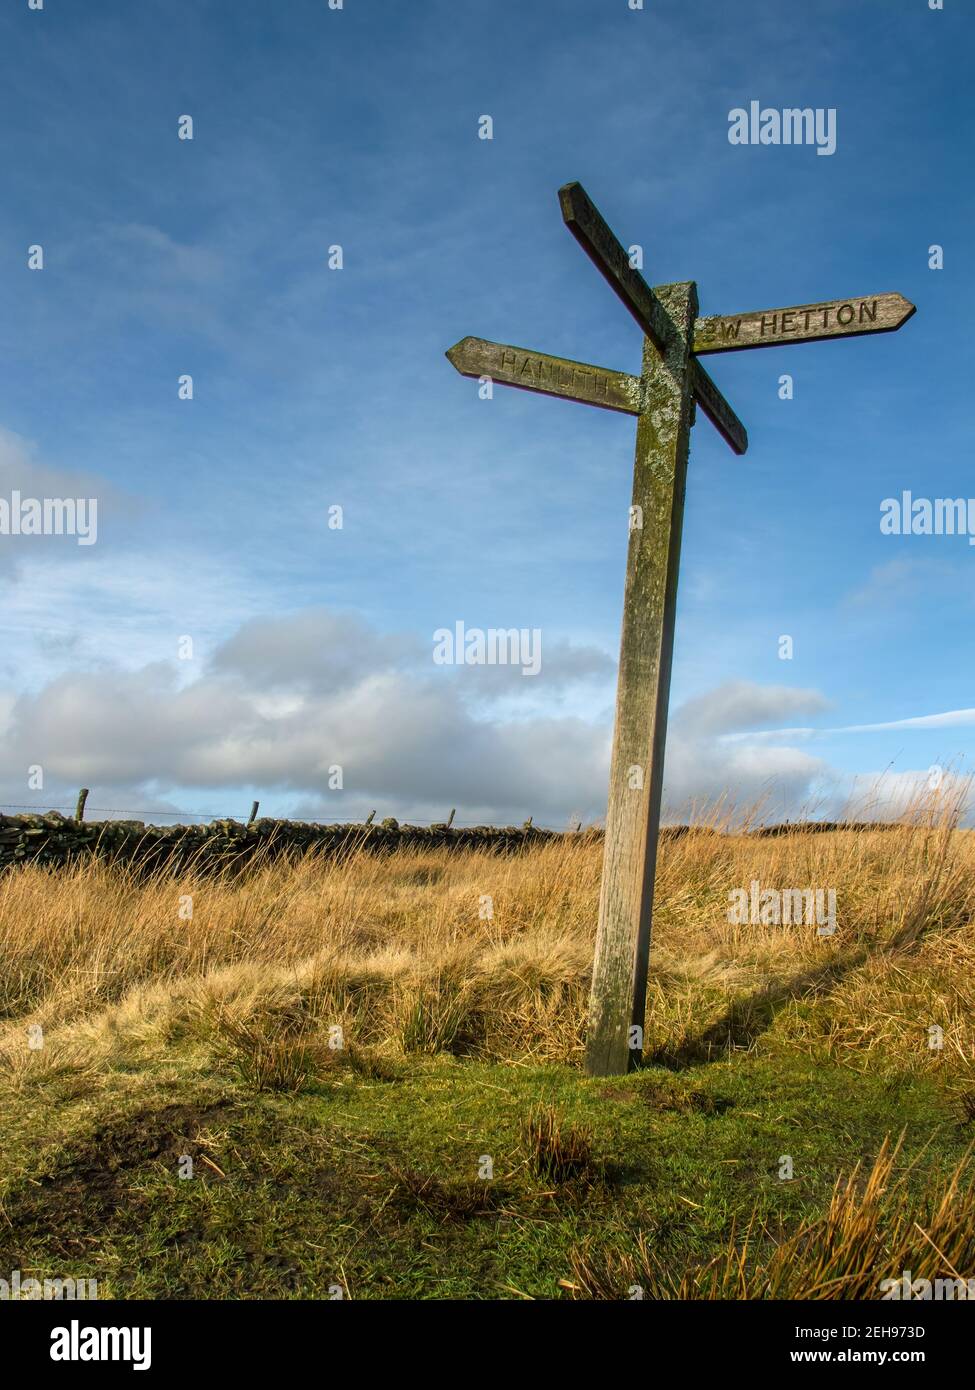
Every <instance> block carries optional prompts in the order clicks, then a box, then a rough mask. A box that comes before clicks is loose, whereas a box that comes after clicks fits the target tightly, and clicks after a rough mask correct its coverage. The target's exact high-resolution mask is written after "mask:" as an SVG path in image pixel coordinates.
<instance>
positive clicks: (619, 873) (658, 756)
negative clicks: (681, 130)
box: [447, 183, 914, 1076]
mask: <svg viewBox="0 0 975 1390" xmlns="http://www.w3.org/2000/svg"><path fill="white" fill-rule="evenodd" d="M559 202H560V204H561V208H562V217H563V219H564V221H565V223H566V226H567V227H568V228H569V231H570V232H571V233H572V235H573V236H574V237H575V238H576V240H577V241H578V242H579V244H580V246H581V247H582V249H583V250H584V251H585V252H586V255H587V256H589V258H590V260H592V261H593V263H594V264H595V266H596V268H597V270H599V272H600V273H601V274H602V275H603V276H604V277H605V279H606V280H607V281H608V283H609V285H610V287H611V288H612V289H613V290H614V292H615V293H616V294H617V295H618V296H619V298H620V299H621V300H622V301H623V304H624V305H625V306H626V308H627V309H628V310H629V311H630V313H631V314H632V315H633V317H634V319H635V320H636V322H637V324H638V325H639V327H640V329H641V331H642V333H643V335H644V342H643V369H642V372H641V374H640V376H639V377H635V376H628V375H627V374H626V373H625V372H614V371H609V370H608V369H607V368H605V367H593V366H588V365H587V364H585V363H582V362H573V361H570V360H568V359H566V358H562V357H549V356H548V355H547V354H545V353H541V352H530V351H528V350H527V349H526V348H517V347H508V346H506V345H504V344H501V343H491V342H486V341H485V340H484V339H481V338H463V339H462V340H461V341H460V342H459V343H456V344H455V345H454V346H453V347H452V348H450V349H449V351H448V352H447V357H448V358H449V359H450V361H451V362H452V363H453V365H454V366H455V367H456V368H457V370H458V371H459V372H460V373H461V374H462V375H463V376H468V377H477V378H481V379H483V378H490V379H491V380H492V381H498V382H502V383H503V384H504V385H507V386H517V387H521V388H522V389H524V390H528V391H539V392H542V393H543V394H545V395H549V396H561V397H564V398H566V399H568V400H574V401H581V402H583V403H585V404H587V405H598V406H602V407H604V408H605V409H607V410H617V411H622V412H624V413H626V414H629V415H635V416H636V417H637V427H636V458H635V462H634V467H633V498H632V505H631V508H630V543H629V552H628V555H627V563H626V587H625V591H624V597H623V628H622V637H621V642H620V665H619V679H618V686H617V694H616V727H615V730H614V734H613V753H612V762H611V767H610V781H609V801H608V804H607V810H606V839H605V848H604V852H603V877H602V888H601V892H600V900H599V928H598V932H597V937H596V958H595V962H594V965H593V979H592V995H591V998H590V1006H589V1031H588V1041H587V1050H586V1070H587V1071H588V1072H589V1074H590V1075H593V1076H609V1075H614V1074H617V1073H620V1072H624V1071H626V1070H628V1068H630V1067H631V1066H634V1065H636V1064H637V1062H638V1061H639V1059H640V1057H641V1054H642V1051H643V1025H644V1017H645V1010H646V992H647V969H648V965H649V957H650V922H651V916H652V911H653V885H654V873H655V870H656V860H657V837H658V831H659V825H660V796H661V789H662V783H663V768H664V743H665V738H666V730H667V703H668V699H669V694H670V670H671V659H672V655H673V647H674V616H675V612H676V606H677V572H678V566H679V562H680V543H681V530H682V525H683V519H684V488H685V481H686V476H687V462H688V452H689V446H690V431H691V426H692V424H693V423H694V415H695V406H696V405H699V406H700V407H701V409H702V410H703V411H704V413H705V414H706V415H707V416H708V418H709V419H710V420H711V422H712V423H713V424H714V425H715V426H716V428H717V429H718V430H719V431H720V432H721V434H722V435H723V436H724V438H725V439H726V440H727V442H728V444H729V445H730V446H731V448H732V449H733V450H734V451H735V453H736V454H743V453H744V452H745V450H746V449H747V447H748V436H747V435H746V433H745V429H744V426H743V425H742V424H741V422H740V421H739V420H738V418H737V417H736V415H735V413H734V411H733V410H732V409H731V407H730V406H729V405H728V403H727V401H726V400H725V399H724V397H723V396H722V395H721V393H720V391H719V390H718V388H717V386H716V385H715V384H714V382H713V381H712V380H711V378H710V376H708V374H707V372H706V371H705V370H704V367H703V366H702V365H701V363H700V361H699V360H698V357H699V355H701V354H704V353H711V352H731V351H735V350H737V349H741V348H756V347H772V346H780V345H782V344H784V343H797V342H816V341H819V340H822V339H824V338H844V337H851V336H853V335H854V334H860V333H889V332H892V331H893V330H894V329H897V328H900V327H901V325H902V324H903V323H906V321H907V320H908V319H909V318H910V316H911V315H912V314H913V313H914V305H913V304H910V303H909V302H908V301H907V300H906V299H904V298H902V296H901V295H899V294H881V295H872V296H867V297H858V298H856V299H850V300H843V299H839V300H834V301H830V302H828V303H827V302H825V301H824V302H823V303H819V304H803V305H798V306H794V307H792V308H788V309H765V310H760V311H758V312H756V313H749V314H733V315H728V316H726V317H720V318H699V317H698V312H697V310H698V304H697V287H696V285H695V284H694V283H693V281H689V282H686V283H682V284H675V285H661V286H657V287H656V288H655V289H651V288H650V286H649V285H648V284H647V283H646V281H645V280H644V278H643V276H642V275H641V274H640V272H639V271H637V270H635V269H634V268H633V267H632V266H631V264H630V258H629V256H628V255H627V253H626V251H625V250H624V249H623V247H622V245H621V244H620V242H619V241H618V240H617V238H616V237H615V236H614V234H613V232H612V231H611V230H610V228H609V227H608V226H607V224H606V223H605V221H604V220H603V218H602V217H601V216H600V214H599V212H598V211H597V209H596V207H595V206H594V205H593V203H592V202H591V201H590V199H589V197H588V195H587V194H586V192H585V190H584V189H583V187H582V185H581V184H578V183H570V184H566V186H565V187H564V188H561V189H559Z"/></svg>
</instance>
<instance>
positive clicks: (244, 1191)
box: [0, 1051, 975, 1299]
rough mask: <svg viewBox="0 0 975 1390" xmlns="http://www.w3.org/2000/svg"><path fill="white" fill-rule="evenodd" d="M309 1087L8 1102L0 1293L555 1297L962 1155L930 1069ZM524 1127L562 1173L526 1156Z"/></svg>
mask: <svg viewBox="0 0 975 1390" xmlns="http://www.w3.org/2000/svg"><path fill="white" fill-rule="evenodd" d="M305 1060H307V1059H303V1065H304V1061H305ZM311 1070H312V1072H313V1073H314V1074H309V1075H307V1076H305V1075H304V1073H299V1076H298V1080H297V1082H295V1081H294V1080H293V1076H292V1072H291V1071H290V1070H286V1073H285V1079H286V1080H287V1081H288V1085H289V1087H293V1086H298V1087H299V1089H285V1090H278V1089H275V1088H274V1087H273V1074H272V1077H271V1083H272V1084H271V1088H270V1089H269V1088H268V1084H267V1078H266V1076H265V1075H264V1073H262V1075H261V1079H260V1081H259V1082H258V1081H257V1080H255V1078H254V1076H253V1075H250V1074H248V1073H246V1072H245V1073H242V1072H241V1070H240V1068H239V1067H235V1066H234V1065H232V1063H231V1062H230V1061H228V1062H226V1064H223V1063H221V1064H220V1065H219V1066H218V1067H217V1069H216V1070H215V1069H214V1066H213V1065H212V1064H210V1063H207V1064H206V1065H204V1064H202V1063H201V1061H200V1059H199V1058H198V1057H194V1054H193V1053H192V1052H187V1053H185V1054H184V1055H181V1054H179V1053H174V1055H173V1057H172V1058H171V1060H170V1061H168V1062H167V1063H166V1065H162V1064H158V1065H156V1066H150V1065H148V1064H147V1066H146V1067H145V1069H143V1070H141V1071H131V1070H130V1071H116V1072H109V1073H108V1074H101V1075H98V1076H95V1075H89V1074H87V1073H85V1072H83V1071H78V1072H73V1071H71V1070H68V1069H65V1070H64V1071H63V1072H62V1073H57V1072H55V1073H53V1074H51V1073H48V1074H46V1075H44V1076H43V1077H39V1078H38V1079H37V1080H34V1081H24V1080H21V1081H20V1083H19V1084H18V1085H17V1086H16V1088H15V1087H14V1086H13V1085H11V1084H9V1083H5V1088H6V1089H5V1090H4V1091H3V1092H2V1093H0V1114H2V1119H3V1131H4V1133H5V1136H6V1137H5V1144H4V1165H3V1167H4V1177H3V1179H2V1181H0V1202H2V1215H3V1217H4V1218H5V1219H3V1220H2V1221H0V1274H3V1273H5V1272H6V1271H7V1270H13V1269H20V1270H21V1271H22V1273H23V1274H24V1276H25V1277H26V1275H27V1274H28V1272H29V1273H31V1274H33V1275H34V1276H35V1277H40V1278H44V1277H49V1278H52V1277H56V1276H67V1275H74V1276H75V1277H94V1278H97V1279H98V1281H99V1293H100V1296H102V1297H116V1298H152V1299H157V1298H262V1297H263V1298H327V1297H329V1292H330V1288H333V1287H334V1286H336V1285H340V1286H342V1287H343V1288H344V1290H345V1291H346V1293H347V1295H348V1296H351V1297H353V1298H409V1299H442V1298H461V1299H495V1298H513V1297H515V1298H516V1297H518V1296H526V1297H532V1298H559V1297H562V1298H569V1297H572V1296H573V1292H574V1291H573V1289H572V1288H568V1287H566V1286H565V1284H568V1285H572V1284H573V1283H575V1282H576V1281H575V1279H574V1277H573V1258H574V1255H575V1254H577V1252H579V1251H580V1250H581V1249H585V1250H587V1251H588V1252H589V1253H590V1255H593V1254H594V1255H595V1258H597V1259H599V1258H601V1257H602V1256H603V1255H606V1254H608V1255H612V1253H613V1252H620V1253H621V1254H626V1253H628V1252H632V1251H633V1250H634V1249H635V1248H636V1244H637V1241H638V1240H639V1238H640V1236H641V1235H643V1236H644V1238H645V1241H646V1245H647V1247H648V1248H649V1249H650V1251H651V1252H652V1253H653V1255H654V1256H655V1257H656V1258H657V1259H658V1260H659V1261H660V1262H661V1264H662V1266H664V1267H667V1268H670V1269H673V1270H677V1271H682V1270H684V1269H686V1268H687V1267H689V1266H693V1265H696V1264H698V1263H701V1262H704V1261H707V1260H708V1259H711V1258H712V1257H714V1256H717V1255H720V1254H722V1253H723V1252H724V1251H725V1250H726V1249H727V1248H728V1246H729V1244H731V1243H733V1242H734V1240H735V1239H736V1238H740V1234H741V1233H742V1231H743V1230H744V1228H745V1227H746V1226H747V1225H748V1222H749V1220H750V1218H751V1217H752V1214H753V1213H755V1214H756V1216H757V1228H758V1229H760V1230H761V1231H762V1232H763V1233H764V1234H763V1236H762V1237H761V1240H760V1241H759V1244H758V1246H757V1247H756V1250H755V1255H756V1257H757V1258H760V1257H761V1253H762V1242H764V1244H765V1249H766V1251H767V1249H768V1248H769V1247H770V1245H771V1243H772V1242H773V1241H774V1240H775V1239H778V1238H781V1237H782V1236H783V1235H785V1234H787V1233H789V1232H791V1231H793V1230H795V1229H796V1228H797V1227H798V1225H799V1224H800V1223H801V1222H802V1220H803V1219H806V1218H809V1217H811V1216H815V1215H819V1214H821V1213H822V1212H823V1211H824V1210H825V1208H826V1207H827V1205H828V1203H829V1198H830V1193H831V1191H832V1189H833V1186H834V1183H835V1181H836V1179H837V1177H838V1175H839V1174H841V1173H846V1172H849V1171H850V1169H851V1168H852V1167H853V1165H854V1164H855V1163H856V1162H857V1161H858V1160H863V1161H864V1162H865V1164H866V1166H867V1167H869V1165H870V1163H871V1162H872V1161H873V1159H874V1157H875V1156H876V1154H877V1152H878V1150H879V1148H880V1146H881V1144H882V1142H883V1140H884V1137H885V1136H886V1135H892V1136H893V1137H894V1138H895V1139H896V1137H897V1136H898V1135H899V1134H900V1133H901V1132H902V1131H903V1132H904V1135H905V1138H904V1145H903V1148H902V1150H901V1152H900V1154H899V1155H898V1159H897V1171H898V1173H901V1172H904V1171H907V1170H909V1171H908V1176H907V1178H906V1184H907V1187H908V1190H909V1192H910V1193H912V1194H913V1197H912V1200H914V1199H916V1200H917V1201H918V1203H919V1204H920V1203H922V1201H923V1197H924V1193H925V1191H926V1190H928V1189H930V1187H931V1186H932V1184H933V1183H934V1182H935V1181H936V1180H937V1179H939V1178H941V1177H943V1176H945V1175H946V1174H947V1173H948V1172H949V1171H950V1170H951V1169H952V1168H953V1167H954V1166H955V1165H956V1164H957V1162H958V1161H959V1159H960V1158H961V1157H962V1156H963V1154H964V1152H965V1150H966V1148H967V1147H968V1145H969V1144H970V1142H971V1140H972V1138H973V1137H975V1124H973V1122H972V1120H971V1117H969V1118H967V1119H966V1117H965V1112H964V1109H963V1108H962V1107H960V1106H959V1104H958V1101H957V1098H952V1097H950V1096H949V1095H948V1094H947V1093H946V1092H945V1091H944V1090H943V1088H942V1086H941V1085H940V1083H939V1081H938V1079H937V1077H936V1076H934V1075H932V1074H931V1073H910V1074H908V1073H898V1072H892V1073H891V1072H888V1073H887V1074H879V1075H878V1074H865V1073H863V1072H861V1071H859V1070H853V1069H852V1068H848V1067H845V1066H842V1065H839V1064H838V1063H837V1062H836V1061H835V1060H831V1059H829V1058H828V1057H826V1056H825V1055H824V1056H815V1057H814V1056H809V1055H802V1054H798V1053H791V1052H782V1053H776V1052H774V1051H771V1052H769V1053H768V1054H754V1053H737V1054H734V1055H733V1057H732V1058H731V1059H730V1060H721V1061H715V1062H710V1063H698V1064H696V1065H690V1066H687V1067H685V1068H684V1069H682V1070H672V1071H670V1070H664V1069H663V1068H659V1067H651V1068H647V1069H646V1070H644V1071H642V1072H639V1073H635V1074H633V1075H631V1076H629V1077H623V1078H617V1079H613V1080H608V1081H605V1080H591V1079H587V1078H585V1077H583V1076H582V1075H581V1074H580V1073H579V1072H578V1071H576V1070H574V1069H572V1068H569V1067H560V1066H547V1067H535V1068H533V1067H529V1066H512V1065H510V1064H507V1065H497V1066H490V1065H485V1064H482V1063H477V1062H472V1061H464V1060H456V1059H452V1058H446V1059H445V1058H443V1057H430V1058H426V1057H423V1056H417V1057H411V1058H410V1059H409V1060H407V1061H403V1060H400V1061H399V1062H396V1063H386V1062H383V1061H382V1060H381V1059H379V1060H377V1059H375V1058H373V1059H370V1058H369V1057H368V1056H365V1057H364V1056H362V1055H361V1054H360V1055H359V1056H357V1057H356V1056H353V1057H352V1058H351V1059H349V1058H348V1056H342V1055H339V1057H337V1058H328V1057H325V1056H324V1055H322V1056H320V1057H319V1058H318V1060H317V1063H316V1066H315V1067H312V1068H311ZM289 1078H290V1079H289ZM303 1078H304V1079H303ZM540 1107H554V1112H555V1116H554V1123H555V1129H556V1131H558V1128H559V1125H560V1124H561V1126H562V1129H563V1135H562V1137H563V1139H568V1140H572V1139H573V1138H574V1139H575V1140H579V1141H580V1142H581V1143H582V1148H581V1149H578V1148H577V1150H576V1152H577V1156H578V1154H579V1153H581V1154H582V1155H583V1158H582V1160H581V1161H579V1162H573V1163H572V1164H569V1165H568V1167H567V1168H565V1169H562V1168H560V1167H559V1165H558V1164H557V1163H555V1164H553V1163H552V1162H550V1161H548V1160H546V1161H543V1162H539V1158H538V1151H537V1144H538V1131H539V1125H538V1115H539V1110H540ZM533 1115H534V1116H535V1122H534V1124H533V1122H532V1118H531V1117H532V1116H533ZM550 1118H552V1117H551V1116H550ZM546 1142H548V1141H546ZM556 1142H558V1133H556ZM183 1154H189V1155H191V1156H192V1157H193V1159H194V1168H195V1176H194V1177H192V1178H190V1179H180V1178H179V1176H178V1166H179V1159H180V1156H181V1155H183ZM484 1155H487V1156H489V1157H490V1158H491V1160H492V1162H493V1172H494V1176H493V1178H492V1179H490V1180H485V1179H483V1178H481V1177H480V1176H479V1165H480V1164H481V1160H482V1156H484ZM782 1155H791V1157H792V1160H793V1170H794V1177H793V1179H792V1180H791V1181H784V1180H783V1179H782V1178H780V1176H779V1164H780V1157H781V1156H782ZM206 1160H209V1163H208V1162H207V1161H206ZM210 1165H213V1166H210ZM564 1173H568V1176H564V1175H563V1174H564ZM553 1174H554V1176H553ZM887 1272H893V1273H897V1274H899V1273H900V1270H899V1269H898V1270H896V1271H886V1270H884V1269H882V1268H880V1267H878V1270H877V1280H878V1283H879V1280H880V1279H881V1278H882V1277H884V1275H885V1274H886V1273H887ZM560 1280H562V1281H565V1284H560ZM575 1292H578V1290H576V1291H575ZM618 1296H619V1297H621V1298H625V1297H626V1296H627V1292H626V1288H625V1287H621V1288H620V1289H619V1293H618Z"/></svg>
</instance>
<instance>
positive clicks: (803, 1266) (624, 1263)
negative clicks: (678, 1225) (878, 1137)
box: [571, 1141, 975, 1300]
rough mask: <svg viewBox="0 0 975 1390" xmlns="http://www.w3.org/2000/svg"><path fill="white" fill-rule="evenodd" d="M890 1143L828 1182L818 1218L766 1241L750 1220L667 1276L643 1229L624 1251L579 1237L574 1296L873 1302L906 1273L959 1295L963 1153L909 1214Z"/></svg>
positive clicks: (974, 1258) (967, 1206) (970, 1235)
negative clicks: (699, 1259)
mask: <svg viewBox="0 0 975 1390" xmlns="http://www.w3.org/2000/svg"><path fill="white" fill-rule="evenodd" d="M899 1152H900V1147H899V1145H898V1144H894V1145H891V1144H890V1143H889V1141H885V1142H884V1144H883V1146H882V1148H881V1150H880V1152H879V1153H878V1154H877V1157H876V1159H875V1160H874V1162H873V1164H872V1166H871V1168H870V1170H869V1171H868V1172H867V1173H866V1174H864V1173H863V1172H862V1171H861V1167H860V1165H859V1164H857V1165H856V1166H855V1167H854V1168H853V1170H852V1171H851V1172H850V1173H849V1174H847V1175H846V1176H844V1177H841V1178H839V1179H838V1180H837V1183H836V1186H835V1188H834V1189H833V1195H832V1199H831V1201H830V1204H829V1208H828V1210H827V1211H826V1213H825V1215H823V1216H821V1217H818V1218H816V1219H815V1220H813V1221H809V1222H807V1223H806V1224H804V1225H803V1226H802V1227H800V1229H799V1230H798V1231H796V1232H795V1233H794V1234H793V1235H791V1236H790V1237H789V1238H788V1239H786V1240H783V1241H781V1242H778V1243H775V1242H774V1241H772V1239H771V1238H770V1236H769V1234H768V1232H763V1231H760V1230H758V1229H757V1223H756V1221H755V1219H754V1218H753V1220H752V1222H751V1224H750V1226H749V1229H748V1231H747V1232H746V1233H745V1236H744V1238H743V1239H742V1240H741V1241H739V1240H737V1239H736V1237H735V1236H734V1235H733V1236H732V1239H731V1241H730V1242H729V1245H728V1248H727V1250H726V1251H725V1252H724V1254H722V1255H719V1256H717V1257H715V1258H714V1259H712V1260H710V1261H708V1262H707V1263H706V1264H704V1265H701V1266H698V1267H697V1268H693V1267H692V1268H690V1269H685V1270H683V1271H682V1272H680V1273H674V1272H672V1271H671V1270H669V1269H667V1268H665V1267H664V1266H663V1265H662V1264H661V1263H660V1262H659V1261H658V1260H657V1259H656V1257H655V1256H654V1253H653V1249H652V1244H651V1241H650V1239H649V1238H648V1237H647V1236H646V1235H645V1234H644V1235H641V1237H640V1238H639V1240H638V1242H637V1244H636V1247H635V1249H634V1250H633V1251H632V1252H627V1251H619V1250H611V1251H601V1250H600V1249H599V1248H598V1247H597V1246H596V1245H595V1244H594V1243H592V1242H589V1243H587V1244H584V1245H582V1246H579V1247H577V1248H576V1250H575V1251H574V1252H573V1255H572V1259H571V1264H572V1281H571V1287H572V1291H573V1295H574V1296H575V1297H582V1298H590V1299H621V1298H629V1297H632V1296H633V1293H632V1290H634V1289H639V1290H642V1293H643V1297H645V1298H651V1299H679V1300H687V1299H709V1300H710V1299H769V1298H772V1299H811V1300H821V1299H858V1300H859V1299H880V1298H883V1297H884V1295H885V1293H887V1292H889V1291H890V1285H889V1284H888V1283H886V1281H888V1280H901V1278H902V1277H903V1276H904V1274H905V1272H906V1271H910V1275H911V1279H912V1282H913V1281H915V1280H928V1281H930V1282H931V1283H932V1284H933V1283H934V1281H935V1280H937V1279H942V1280H951V1281H959V1282H955V1283H954V1286H953V1287H954V1292H953V1296H954V1297H955V1298H959V1297H961V1298H967V1296H968V1282H969V1281H972V1283H973V1285H975V1187H973V1183H972V1178H973V1171H972V1163H971V1159H970V1156H966V1157H965V1158H964V1159H963V1160H962V1161H961V1162H960V1163H959V1164H958V1165H957V1167H956V1168H955V1170H954V1172H953V1173H952V1174H951V1175H950V1176H949V1177H948V1178H947V1179H946V1180H944V1181H943V1182H942V1183H941V1184H940V1185H938V1186H936V1187H934V1188H933V1189H932V1191H931V1193H930V1195H929V1196H928V1198H927V1211H926V1212H924V1213H922V1215H921V1219H920V1220H919V1219H918V1216H917V1212H916V1209H915V1207H914V1204H913V1202H912V1201H911V1199H910V1198H909V1196H908V1193H907V1189H906V1184H905V1177H906V1173H901V1175H900V1176H899V1177H897V1178H895V1177H894V1171H895V1165H896V1162H897V1158H898V1154H899Z"/></svg>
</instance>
